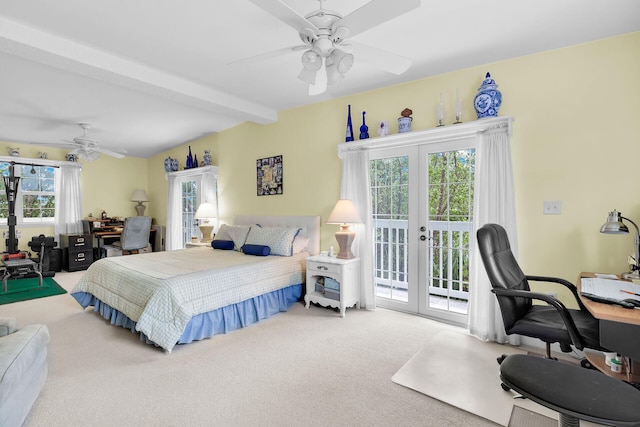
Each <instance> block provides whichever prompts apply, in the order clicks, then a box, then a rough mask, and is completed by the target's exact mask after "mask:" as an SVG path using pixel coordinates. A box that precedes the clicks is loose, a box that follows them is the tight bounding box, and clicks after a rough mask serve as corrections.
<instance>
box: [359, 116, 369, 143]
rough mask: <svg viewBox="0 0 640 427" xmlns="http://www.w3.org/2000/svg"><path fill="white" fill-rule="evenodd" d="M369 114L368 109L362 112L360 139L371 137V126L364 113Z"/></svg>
mask: <svg viewBox="0 0 640 427" xmlns="http://www.w3.org/2000/svg"><path fill="white" fill-rule="evenodd" d="M365 114H367V112H366V111H363V112H362V126H360V139H367V138H369V126H367V124H366V123H365V120H364V115H365Z"/></svg>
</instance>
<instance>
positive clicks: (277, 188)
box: [256, 155, 283, 196]
mask: <svg viewBox="0 0 640 427" xmlns="http://www.w3.org/2000/svg"><path fill="white" fill-rule="evenodd" d="M282 184H283V183H282V155H280V156H273V157H266V158H264V159H258V160H256V186H257V189H258V196H274V195H277V194H282V191H283V187H282Z"/></svg>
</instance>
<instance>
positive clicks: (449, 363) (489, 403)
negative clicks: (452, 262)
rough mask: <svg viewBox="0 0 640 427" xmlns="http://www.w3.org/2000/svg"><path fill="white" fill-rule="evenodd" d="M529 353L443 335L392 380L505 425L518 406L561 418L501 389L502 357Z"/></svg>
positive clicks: (461, 335)
mask: <svg viewBox="0 0 640 427" xmlns="http://www.w3.org/2000/svg"><path fill="white" fill-rule="evenodd" d="M516 353H526V352H524V351H520V350H518V349H516V348H513V347H510V346H504V345H500V344H496V343H487V342H482V341H480V340H478V339H476V338H474V337H472V336H470V335H467V334H464V333H456V332H450V331H443V332H440V333H438V334H437V335H436V336H434V337H433V339H432V340H431V341H430V342H429V343H428V344H427V345H426V346H425V347H424V348H422V349H421V350H420V351H419V352H418V353H416V355H414V356H413V357H412V358H411V359H410V360H409V361H408V362H407V363H405V365H404V366H402V368H400V370H399V371H398V372H396V373H395V375H393V377H392V380H393V382H395V383H396V384H400V385H402V386H404V387H408V388H410V389H413V390H415V391H418V392H420V393H423V394H426V395H427V396H430V397H432V398H434V399H438V400H440V401H442V402H446V403H448V404H450V405H452V406H455V407H457V408H459V409H462V410H464V411H467V412H471V413H472V414H476V415H478V416H480V417H482V418H486V419H488V420H491V421H493V422H495V423H497V424H500V425H503V426H510V425H511V426H512V425H513V424H509V420H510V418H511V413H512V411H513V407H514V405H517V406H520V407H522V408H525V409H527V410H529V411H531V412H534V413H537V414H541V415H544V416H547V417H551V418H553V419H555V420H557V419H558V415H557V413H555V412H554V411H551V410H549V409H547V408H545V407H543V406H541V405H538V404H537V403H535V402H532V401H530V400H524V399H517V400H514V399H513V396H514V393H513V392H506V391H504V390H503V389H502V387H501V386H500V374H499V371H500V366H499V365H498V362H497V361H496V359H497V358H498V357H500V356H501V355H502V354H516Z"/></svg>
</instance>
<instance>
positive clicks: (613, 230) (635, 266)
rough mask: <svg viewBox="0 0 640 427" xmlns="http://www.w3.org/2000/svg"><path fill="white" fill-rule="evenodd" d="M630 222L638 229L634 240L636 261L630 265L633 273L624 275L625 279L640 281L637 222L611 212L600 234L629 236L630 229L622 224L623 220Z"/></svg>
mask: <svg viewBox="0 0 640 427" xmlns="http://www.w3.org/2000/svg"><path fill="white" fill-rule="evenodd" d="M623 219H624V220H626V221H629V222H630V223H631V224H633V226H634V227H635V228H636V237H635V240H634V255H635V259H634V260H633V262H632V263H631V262H630V263H629V264H630V265H631V271H630V272H628V273H624V274H623V275H622V278H623V279H640V271H639V270H640V230H639V229H638V226H637V225H636V223H635V222H633V221H631V220H630V219H629V218H625V217H623V216H622V214H621V213H620V212H618V211H617V210H615V209H614V210H613V212H609V216H608V217H607V222H605V223H604V224H603V225H602V227H600V232H601V233H605V234H629V227H627V226H626V225H625V223H623V222H622V220H623Z"/></svg>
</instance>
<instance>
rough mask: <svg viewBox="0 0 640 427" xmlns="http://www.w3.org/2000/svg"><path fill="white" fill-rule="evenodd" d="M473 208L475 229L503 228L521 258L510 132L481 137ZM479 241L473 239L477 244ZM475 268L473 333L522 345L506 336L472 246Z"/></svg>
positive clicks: (471, 301)
mask: <svg viewBox="0 0 640 427" xmlns="http://www.w3.org/2000/svg"><path fill="white" fill-rule="evenodd" d="M473 205H474V208H473V229H474V230H478V228H480V227H481V226H482V225H484V224H487V223H496V224H500V225H502V226H503V227H504V228H505V229H506V231H507V233H508V235H509V242H510V243H511V249H512V250H513V253H514V255H515V256H516V257H517V254H518V237H517V233H516V207H515V190H514V184H513V169H512V166H511V148H510V145H509V130H508V129H505V128H502V129H489V130H486V131H484V132H482V133H480V136H479V137H478V145H477V148H476V174H475V193H474V203H473ZM475 238H476V237H475V236H473V239H474V241H475ZM471 265H472V270H471V272H470V282H471V286H470V299H469V316H468V322H469V325H468V326H469V331H470V333H471V334H472V335H474V336H476V337H478V338H479V339H481V340H485V341H497V342H500V343H504V342H510V343H511V344H514V345H518V344H519V343H520V342H519V341H520V340H519V337H518V336H516V335H511V336H507V335H506V334H505V332H504V324H503V322H502V316H501V314H500V308H499V307H498V302H497V299H496V297H495V295H494V294H493V293H492V292H491V284H490V282H489V278H488V277H487V273H486V272H485V269H484V265H483V264H482V259H481V257H480V252H479V251H478V248H477V245H475V244H474V245H472V252H471Z"/></svg>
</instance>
